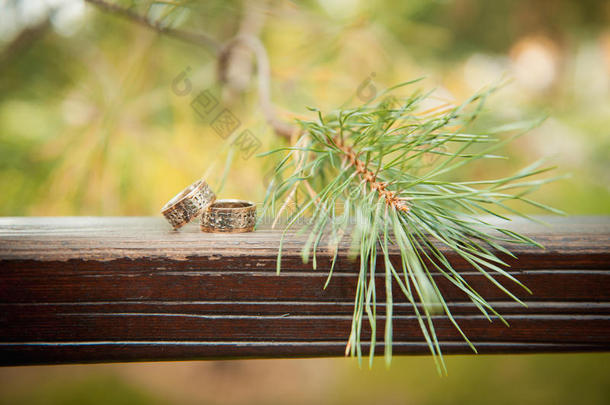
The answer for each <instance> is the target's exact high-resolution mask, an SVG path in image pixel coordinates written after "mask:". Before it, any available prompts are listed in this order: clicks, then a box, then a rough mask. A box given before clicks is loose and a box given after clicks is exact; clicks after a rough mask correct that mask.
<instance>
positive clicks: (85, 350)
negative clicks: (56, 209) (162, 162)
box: [0, 217, 610, 365]
mask: <svg viewBox="0 0 610 405" xmlns="http://www.w3.org/2000/svg"><path fill="white" fill-rule="evenodd" d="M546 220H547V221H548V222H549V223H550V226H549V227H545V226H540V225H531V224H526V223H524V222H520V221H516V222H515V223H514V225H513V228H514V229H515V230H518V231H520V232H522V233H524V234H526V235H528V236H530V237H533V238H534V239H536V240H537V241H539V242H540V243H542V244H543V245H545V247H546V249H544V250H540V249H536V248H531V247H523V246H510V248H511V249H512V251H513V252H514V253H515V254H516V255H517V256H518V260H514V259H510V258H506V259H507V260H508V261H509V263H510V265H511V268H510V272H511V273H512V274H514V275H515V276H516V277H517V278H518V279H519V280H520V281H522V282H523V283H524V284H526V285H527V286H528V287H529V288H530V289H531V290H532V292H533V294H531V295H530V294H528V293H526V292H525V291H524V290H523V289H521V288H520V287H518V286H517V285H515V284H514V283H512V282H510V281H509V280H506V279H504V280H502V282H503V283H504V285H506V286H508V287H509V289H510V290H511V291H512V292H514V293H515V294H516V295H517V296H519V297H520V298H521V299H523V300H524V301H525V302H526V303H527V308H525V307H523V306H520V305H518V304H516V303H515V302H513V301H511V300H510V299H509V298H508V297H506V295H505V294H503V293H502V292H501V291H500V290H499V289H498V288H497V287H494V286H493V285H492V284H491V283H490V282H489V281H488V280H486V279H485V278H484V277H482V276H481V275H480V274H479V273H477V272H476V271H474V270H473V269H472V268H470V267H469V266H467V264H466V263H463V262H461V261H460V260H458V259H457V258H456V257H455V256H454V255H451V254H450V253H449V252H446V251H445V252H446V253H447V256H448V258H449V259H450V260H451V261H452V263H453V264H454V266H455V267H456V268H457V269H458V270H459V271H460V272H461V273H462V274H463V276H464V277H465V278H466V279H467V280H468V281H469V282H470V283H471V285H472V286H473V287H474V288H475V289H477V290H478V291H479V292H480V293H481V294H482V295H483V296H484V297H485V298H486V299H487V300H489V301H490V302H492V303H493V305H494V307H495V308H496V309H497V310H498V312H500V313H501V314H502V315H504V317H505V318H506V320H507V321H508V322H509V323H510V327H506V326H505V325H503V324H502V323H501V322H499V320H498V319H492V322H489V321H488V320H487V319H486V318H485V317H483V316H482V315H481V313H480V312H478V310H477V309H476V308H475V307H474V306H473V305H472V304H470V303H469V302H468V301H467V300H466V298H465V295H464V294H463V293H462V292H460V291H459V290H457V289H455V288H452V287H451V285H450V284H449V283H447V282H446V281H445V279H444V278H442V276H441V275H440V274H435V275H434V277H435V278H436V281H437V283H438V285H439V287H440V289H441V290H442V292H443V294H444V296H445V297H446V299H447V300H448V301H449V306H450V307H451V309H452V312H453V313H454V315H455V317H456V319H457V320H458V322H459V323H460V325H461V326H462V328H463V329H464V331H465V332H466V334H467V335H468V336H469V337H470V339H471V340H472V341H473V343H474V345H475V346H476V347H477V349H478V350H479V352H480V353H522V352H564V351H607V350H609V349H610V218H608V217H572V218H546ZM280 236H281V232H279V231H275V230H270V229H262V230H258V231H256V232H253V233H248V234H206V233H201V232H199V230H198V228H197V227H196V226H195V225H189V226H187V227H186V228H185V229H184V230H183V231H181V232H173V231H170V230H169V226H168V225H166V224H165V223H164V222H163V220H162V219H161V218H90V217H64V218H0V359H1V360H0V363H1V364H4V365H15V364H45V363H72V362H110V361H134V360H175V359H200V358H231V357H296V356H340V355H343V353H344V348H345V343H346V340H347V337H348V334H349V331H350V322H351V316H352V312H353V297H354V294H355V285H356V275H357V269H358V264H357V263H354V262H352V261H350V260H348V259H347V257H346V256H347V252H346V250H345V248H344V249H342V250H341V254H340V258H339V260H338V263H337V266H336V268H335V271H334V275H333V278H332V281H331V282H330V284H329V286H328V287H327V288H326V289H323V288H322V287H323V285H324V282H325V280H326V277H327V272H326V271H325V269H327V268H328V264H329V261H330V257H329V255H328V254H321V255H320V256H319V257H318V268H319V269H318V270H317V271H314V270H312V269H311V267H310V265H306V264H303V263H302V261H301V258H300V249H301V246H302V244H303V236H299V235H297V234H295V233H290V234H288V235H287V237H286V238H287V239H286V240H285V242H284V254H283V259H282V269H283V270H282V273H281V275H279V276H278V275H276V272H275V269H276V255H277V249H278V244H279V240H280ZM378 285H383V282H379V283H378ZM394 295H395V301H396V303H395V306H394V353H395V354H414V353H427V351H428V349H427V347H426V345H425V343H424V340H423V337H422V335H421V332H420V330H419V326H418V325H417V322H416V321H415V320H414V317H413V311H412V310H411V309H410V307H409V305H407V304H406V302H405V301H404V300H401V299H400V297H401V294H400V293H399V291H398V289H397V291H396V293H395V294H394ZM378 300H379V302H383V291H382V289H380V290H379V292H378ZM383 313H384V309H383V305H380V308H379V309H378V314H379V315H380V316H379V322H384V319H383ZM435 329H436V333H437V335H438V337H439V340H441V342H442V344H441V346H442V348H443V350H444V352H445V353H472V351H471V350H470V349H469V348H468V346H467V345H466V344H465V343H464V342H463V340H462V339H461V337H460V336H459V334H458V333H457V331H456V330H455V328H454V327H453V326H452V325H451V324H450V323H449V322H448V321H447V320H446V319H445V318H444V317H442V316H439V317H437V318H436V319H435ZM377 330H378V331H381V333H383V327H381V325H380V327H378V328H377ZM381 333H380V336H379V339H378V341H381V340H382V336H381ZM364 340H366V336H365V337H364V338H363V341H364ZM382 352H383V351H382V350H379V351H378V353H382Z"/></svg>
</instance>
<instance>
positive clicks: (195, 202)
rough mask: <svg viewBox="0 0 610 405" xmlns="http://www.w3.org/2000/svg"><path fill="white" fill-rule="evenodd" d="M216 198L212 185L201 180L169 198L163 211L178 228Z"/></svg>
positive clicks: (174, 226)
mask: <svg viewBox="0 0 610 405" xmlns="http://www.w3.org/2000/svg"><path fill="white" fill-rule="evenodd" d="M215 199H216V195H215V194H214V192H213V191H212V190H211V189H210V186H208V184H207V183H206V182H205V181H204V180H199V181H197V182H195V183H193V184H191V185H190V186H189V187H187V188H186V189H184V190H183V191H182V192H180V194H178V195H176V196H175V197H174V198H172V199H171V200H169V202H168V203H167V204H165V205H164V206H163V208H162V209H161V213H162V214H163V215H164V216H165V219H167V221H168V222H169V223H170V224H171V226H172V227H173V228H174V229H178V228H180V227H182V226H184V225H186V224H188V223H189V222H191V221H192V220H193V219H194V218H195V217H197V216H199V214H201V212H202V211H203V210H204V209H205V208H206V207H207V206H208V205H210V204H212V203H213V202H214V200H215Z"/></svg>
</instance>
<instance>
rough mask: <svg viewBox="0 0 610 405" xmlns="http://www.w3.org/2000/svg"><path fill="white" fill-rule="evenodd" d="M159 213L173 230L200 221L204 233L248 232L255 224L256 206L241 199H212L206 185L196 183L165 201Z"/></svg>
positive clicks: (210, 191) (211, 192) (208, 187)
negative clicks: (196, 219) (198, 219)
mask: <svg viewBox="0 0 610 405" xmlns="http://www.w3.org/2000/svg"><path fill="white" fill-rule="evenodd" d="M161 213H162V214H163V216H164V217H165V219H167V221H168V222H169V223H170V225H171V226H172V227H173V228H174V229H178V228H181V227H183V226H184V225H186V224H188V223H189V222H191V221H192V220H193V219H195V218H200V219H201V225H200V226H201V230H202V231H204V232H251V231H253V230H254V225H255V224H256V205H254V203H252V202H250V201H242V200H216V195H215V194H214V192H213V191H212V189H211V188H210V186H209V185H208V184H207V183H206V182H205V181H204V180H199V181H197V182H195V183H193V184H191V185H190V186H189V187H187V188H185V189H184V190H182V192H180V193H179V194H178V195H176V196H175V197H174V198H172V199H171V200H169V202H168V203H167V204H165V205H164V206H163V208H162V209H161Z"/></svg>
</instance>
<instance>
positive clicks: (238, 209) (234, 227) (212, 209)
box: [201, 200, 256, 233]
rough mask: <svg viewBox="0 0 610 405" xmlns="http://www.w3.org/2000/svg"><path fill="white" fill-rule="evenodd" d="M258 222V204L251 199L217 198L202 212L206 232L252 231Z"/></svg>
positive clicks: (202, 227)
mask: <svg viewBox="0 0 610 405" xmlns="http://www.w3.org/2000/svg"><path fill="white" fill-rule="evenodd" d="M255 224H256V205H255V204H254V203H253V202H250V201H242V200H217V201H215V202H214V203H212V204H210V205H209V206H208V207H207V208H206V209H204V210H203V213H202V214H201V230H202V231H204V232H233V233H237V232H252V231H253V230H254V225H255Z"/></svg>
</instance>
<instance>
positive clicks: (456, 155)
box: [263, 83, 556, 372]
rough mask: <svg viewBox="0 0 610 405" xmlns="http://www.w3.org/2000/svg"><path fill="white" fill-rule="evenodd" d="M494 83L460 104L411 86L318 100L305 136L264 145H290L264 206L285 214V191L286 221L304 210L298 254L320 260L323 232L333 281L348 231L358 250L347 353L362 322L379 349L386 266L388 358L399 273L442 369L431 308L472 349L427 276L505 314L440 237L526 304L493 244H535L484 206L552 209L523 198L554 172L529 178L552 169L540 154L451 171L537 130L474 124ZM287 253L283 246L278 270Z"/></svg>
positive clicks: (488, 311) (498, 210)
mask: <svg viewBox="0 0 610 405" xmlns="http://www.w3.org/2000/svg"><path fill="white" fill-rule="evenodd" d="M406 84H410V83H406ZM406 84H405V85H406ZM397 87H400V86H397ZM493 90H494V89H490V90H488V91H485V92H481V93H479V94H475V95H474V96H473V97H471V98H470V99H469V100H467V101H466V102H465V103H464V104H462V105H460V106H457V107H453V108H449V106H446V105H445V106H442V108H438V109H434V110H426V111H422V109H421V108H420V107H419V106H420V105H421V102H422V101H423V100H424V99H425V98H426V96H427V95H426V94H422V93H420V92H415V93H413V94H412V95H411V96H410V97H407V98H405V99H397V98H395V97H389V96H385V98H381V99H378V100H375V101H374V102H373V103H370V104H367V105H364V106H361V107H358V108H353V109H343V110H339V111H335V112H331V113H329V114H326V115H323V114H322V113H321V112H320V111H318V110H313V111H314V112H316V113H317V116H318V117H317V119H316V120H311V121H299V122H298V123H299V126H300V127H301V132H302V136H301V137H300V139H299V140H298V141H297V142H296V144H295V146H294V147H288V148H280V149H277V150H274V151H270V152H268V153H266V154H263V155H271V154H274V153H281V152H286V151H288V154H286V155H285V156H284V157H283V158H282V159H281V161H280V162H279V164H278V165H277V167H276V170H275V174H276V178H275V179H274V181H273V182H272V183H271V184H270V186H269V188H268V190H267V196H266V198H265V204H264V208H263V211H264V212H263V216H265V214H266V213H267V212H268V211H270V212H272V213H275V212H277V211H278V210H277V207H276V203H277V202H279V201H284V204H283V205H282V207H281V208H280V209H279V211H280V212H282V211H285V210H286V206H287V203H288V201H293V202H294V203H295V209H294V211H293V212H291V213H290V214H289V215H288V218H287V223H286V230H288V229H289V228H290V227H292V226H293V225H294V224H295V223H297V221H298V220H300V219H302V220H305V221H306V222H305V223H306V225H305V226H304V227H303V231H305V232H308V233H309V237H308V240H307V242H306V243H305V245H304V246H303V250H302V257H303V261H304V262H309V261H310V260H311V264H312V267H313V268H316V266H317V260H316V255H317V252H318V250H319V245H320V243H321V241H322V239H323V237H325V236H326V237H327V238H328V241H329V243H328V244H329V246H330V247H331V249H332V250H331V251H332V252H333V260H332V263H331V267H330V269H329V275H328V280H327V283H326V285H328V283H329V282H330V280H331V277H332V273H333V268H334V265H335V262H336V260H337V254H338V249H339V248H338V247H339V243H340V241H341V240H342V239H344V238H346V237H347V238H348V239H349V241H350V245H351V248H350V252H351V255H352V256H357V257H359V259H360V271H359V276H358V282H357V289H356V296H355V297H354V315H353V320H352V328H351V331H350V332H349V338H348V342H347V346H346V353H349V354H351V355H353V356H356V357H358V358H359V359H360V358H361V357H362V349H361V344H360V343H361V342H360V338H361V335H362V327H363V326H362V325H363V322H364V321H365V320H366V321H368V324H369V325H370V329H371V333H372V334H371V341H370V348H371V349H370V353H369V356H370V361H372V359H373V356H374V353H375V343H376V325H377V311H376V308H377V305H378V303H377V299H376V285H375V275H376V274H377V271H378V270H379V269H378V267H380V268H383V269H384V275H385V277H384V279H385V282H384V285H385V290H386V302H385V311H386V323H385V330H384V343H385V357H386V361H387V362H388V363H389V362H390V360H391V356H392V338H393V337H392V330H393V327H392V323H393V319H392V305H393V297H394V294H393V291H392V290H393V287H392V286H393V283H396V284H397V285H398V287H399V289H400V292H401V293H402V294H403V295H404V296H405V298H406V299H407V301H408V302H409V303H411V306H412V308H413V313H414V314H415V317H416V319H417V322H418V323H419V326H420V328H421V330H422V334H423V336H424V339H425V340H426V342H427V344H428V347H429V349H430V352H431V353H432V354H433V355H434V359H435V361H436V364H437V367H438V370H439V372H443V371H446V369H445V365H444V361H443V358H442V353H441V347H440V343H439V341H438V339H437V336H436V333H435V329H434V319H433V316H435V315H438V314H444V315H445V316H446V317H447V318H448V319H449V321H450V322H451V323H452V324H453V325H454V327H455V328H456V329H457V330H458V332H459V333H460V334H461V336H462V337H463V338H464V339H465V340H466V342H468V343H469V344H470V346H471V347H472V349H473V350H474V351H475V352H476V349H475V347H474V346H473V345H472V344H471V343H470V342H469V341H468V338H467V336H466V334H465V333H464V332H463V331H462V330H461V328H460V326H459V324H458V322H457V321H456V319H455V318H454V317H453V315H452V314H451V311H450V308H449V306H448V305H447V303H446V302H445V300H444V298H443V295H442V294H441V292H440V290H439V288H438V286H437V285H436V282H435V280H434V278H433V277H432V272H433V271H436V272H438V273H440V274H441V275H442V276H443V277H445V278H446V279H447V280H448V281H449V282H450V283H451V284H452V285H453V286H454V287H455V288H458V289H460V290H461V291H462V292H463V293H465V294H466V296H467V297H468V298H469V299H470V300H471V301H472V303H473V304H474V305H475V306H476V307H477V308H478V309H479V310H480V311H481V312H482V313H483V314H484V315H485V316H486V317H488V318H489V319H490V320H491V317H492V316H493V317H497V318H498V319H500V320H501V321H503V322H505V321H504V320H503V318H502V317H501V315H500V314H498V313H497V312H496V311H495V310H494V309H493V307H492V306H491V305H490V304H489V303H488V302H487V301H486V300H485V298H484V297H483V296H481V294H479V293H478V292H477V291H476V290H475V289H474V288H473V287H472V286H470V285H469V284H468V282H467V281H466V280H465V279H464V278H463V277H462V275H461V274H460V273H459V272H457V271H456V270H455V269H454V268H453V266H452V265H451V263H450V262H449V261H448V260H447V258H446V257H445V256H444V254H443V253H442V252H441V251H440V250H439V249H438V247H437V246H436V244H435V243H433V242H432V241H433V240H435V241H436V242H437V243H441V244H444V245H445V246H447V247H448V248H449V249H451V250H452V251H453V252H455V253H456V254H457V255H458V256H459V257H461V258H462V259H463V260H465V261H466V262H467V263H469V264H470V265H471V266H472V268H473V269H474V270H475V271H478V272H480V273H481V275H483V276H484V277H485V278H487V279H488V280H489V282H491V283H492V284H494V285H495V286H497V287H498V288H500V289H501V290H502V291H503V292H504V293H505V294H507V295H508V296H509V297H511V299H514V300H515V301H517V302H521V301H520V300H519V299H518V298H517V297H516V296H515V295H514V294H513V293H511V292H510V291H509V290H508V289H507V288H506V287H505V286H504V285H503V284H502V283H501V282H500V281H499V280H498V279H497V278H495V277H492V274H497V275H501V276H502V277H503V278H504V279H505V280H509V281H510V282H513V283H517V284H518V285H521V286H522V287H523V288H524V289H525V290H526V291H529V290H527V288H526V287H525V286H523V285H522V284H521V283H520V282H519V281H518V280H517V279H515V278H514V277H513V276H512V275H510V274H509V273H508V272H507V271H506V270H505V267H506V264H505V263H504V262H503V261H502V260H501V259H500V258H499V257H498V254H499V253H503V254H508V255H511V253H510V251H509V250H507V249H506V247H505V246H504V244H505V243H506V242H510V243H521V244H528V245H533V246H539V245H538V244H537V243H536V242H535V241H532V240H530V239H528V238H526V237H524V236H521V235H519V234H517V233H514V232H512V231H510V230H507V229H504V228H503V227H502V226H501V224H497V223H494V222H490V221H488V220H486V219H484V218H482V217H481V216H480V214H485V215H492V216H495V217H497V218H500V219H507V217H506V216H505V215H504V214H503V211H504V212H508V213H510V214H517V215H522V214H520V213H519V211H517V210H515V209H514V208H513V207H512V206H510V205H508V202H510V201H520V202H523V203H526V204H530V205H532V206H535V207H538V208H542V209H547V210H550V211H552V212H556V210H553V209H552V208H550V207H546V206H544V205H542V204H539V203H536V202H534V201H532V200H530V199H529V198H527V197H526V196H527V195H528V194H529V193H531V192H533V191H535V190H536V189H538V188H539V187H541V186H542V185H543V184H545V183H547V182H549V181H552V180H553V179H534V180H532V179H531V178H532V177H533V176H536V175H540V174H542V173H545V172H546V171H548V170H549V169H548V168H542V167H541V166H540V164H538V163H537V164H533V165H531V166H529V167H527V168H525V169H523V170H521V171H519V172H518V173H516V174H514V175H512V176H508V177H504V178H499V179H491V180H476V181H452V180H450V179H447V178H448V176H449V175H451V176H455V174H454V172H456V171H458V170H459V169H461V168H462V167H463V166H465V165H467V164H469V163H472V162H474V161H477V160H482V159H497V158H500V156H497V155H495V154H493V152H494V151H496V150H498V149H500V148H501V147H503V146H504V145H505V144H506V143H508V142H510V141H511V140H512V139H514V138H515V137H517V136H519V135H521V134H522V133H525V132H526V131H527V130H528V129H529V128H531V126H532V125H531V124H526V125H517V124H514V125H510V126H507V127H505V128H504V130H512V131H513V132H514V131H519V132H518V133H517V134H515V135H513V136H511V137H508V138H499V137H497V136H496V134H497V133H500V132H503V128H497V129H493V128H492V129H490V130H489V131H486V132H487V133H480V134H477V133H471V132H470V131H467V128H468V127H469V125H470V124H471V123H472V122H473V121H474V120H475V119H476V118H477V117H478V115H479V113H480V111H481V109H482V106H483V104H484V102H485V100H486V98H487V97H488V95H489V94H490V93H491V92H492V91H493ZM534 124H535V123H534ZM299 222H300V221H299ZM390 245H394V246H395V247H397V248H398V249H399V251H400V257H401V261H400V265H399V266H398V267H396V266H395V264H394V263H393V262H392V261H391V260H390ZM281 255H282V251H281V247H280V249H279V252H278V271H280V265H281ZM378 258H379V259H380V262H379V263H378ZM505 323H506V322H505Z"/></svg>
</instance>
